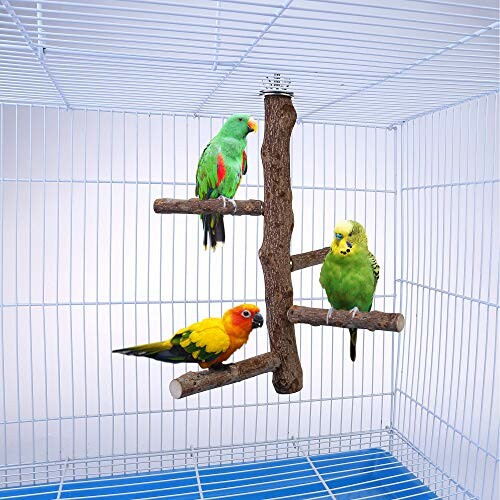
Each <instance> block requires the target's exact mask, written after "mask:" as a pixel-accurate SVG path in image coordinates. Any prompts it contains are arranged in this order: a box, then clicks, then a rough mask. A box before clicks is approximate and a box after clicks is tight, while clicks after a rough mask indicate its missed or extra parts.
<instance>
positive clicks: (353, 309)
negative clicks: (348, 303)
mask: <svg viewBox="0 0 500 500" xmlns="http://www.w3.org/2000/svg"><path fill="white" fill-rule="evenodd" d="M349 312H350V313H352V317H353V318H354V316H356V313H357V312H359V309H358V308H357V307H353V308H352V309H351V310H350V311H349Z"/></svg>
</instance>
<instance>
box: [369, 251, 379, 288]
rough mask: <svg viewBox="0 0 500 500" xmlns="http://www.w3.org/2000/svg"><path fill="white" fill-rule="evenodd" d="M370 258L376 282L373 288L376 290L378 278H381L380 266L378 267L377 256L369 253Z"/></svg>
mask: <svg viewBox="0 0 500 500" xmlns="http://www.w3.org/2000/svg"><path fill="white" fill-rule="evenodd" d="M368 257H369V259H370V264H371V266H372V271H373V278H374V280H375V283H374V287H373V288H375V287H376V286H377V283H378V278H379V276H380V266H379V265H378V262H377V259H376V258H375V255H373V254H372V253H371V252H368Z"/></svg>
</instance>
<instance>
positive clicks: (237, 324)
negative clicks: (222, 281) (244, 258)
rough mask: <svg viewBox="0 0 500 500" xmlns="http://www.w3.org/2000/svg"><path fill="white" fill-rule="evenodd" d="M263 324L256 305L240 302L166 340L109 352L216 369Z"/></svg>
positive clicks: (221, 366)
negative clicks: (222, 313)
mask: <svg viewBox="0 0 500 500" xmlns="http://www.w3.org/2000/svg"><path fill="white" fill-rule="evenodd" d="M263 324H264V318H263V317H262V315H261V314H260V312H259V308H258V307H257V306H255V305H253V304H241V305H239V306H237V307H233V308H232V309H229V310H228V311H226V312H225V313H224V315H223V316H222V318H206V319H203V320H201V321H198V323H193V324H192V325H190V326H188V327H186V328H182V329H181V330H179V331H178V332H177V333H175V334H174V336H173V337H171V338H170V339H168V340H165V341H162V342H155V343H153V344H144V345H139V346H136V347H128V348H125V349H117V350H116V351H113V352H116V353H120V354H129V355H133V356H146V357H148V358H153V359H157V360H158V361H165V362H167V363H198V364H199V365H200V366H201V367H202V368H213V369H218V368H223V367H224V365H222V362H223V361H226V359H228V358H229V357H230V356H231V355H232V354H233V352H234V351H236V350H237V349H239V348H240V347H241V346H243V345H244V344H245V343H246V342H247V340H248V336H249V335H250V332H251V331H252V330H253V329H254V328H260V327H261V326H262V325H263Z"/></svg>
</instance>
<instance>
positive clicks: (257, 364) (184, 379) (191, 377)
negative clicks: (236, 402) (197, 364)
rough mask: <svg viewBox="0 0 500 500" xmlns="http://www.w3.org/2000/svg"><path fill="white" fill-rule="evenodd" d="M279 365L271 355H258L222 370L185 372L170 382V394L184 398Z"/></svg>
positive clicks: (261, 372) (278, 361) (277, 360)
mask: <svg viewBox="0 0 500 500" xmlns="http://www.w3.org/2000/svg"><path fill="white" fill-rule="evenodd" d="M279 364H280V360H279V358H278V356H276V355H275V354H273V353H270V352H268V353H266V354H260V355H259V356H255V357H253V358H250V359H245V360H244V361H239V362H238V363H234V364H232V365H227V366H226V367H225V368H224V369H222V370H203V371H201V372H187V373H185V374H184V375H181V376H180V377H179V378H176V379H174V380H172V382H170V394H172V396H173V397H174V398H175V399H180V398H185V397H186V396H191V395H192V394H198V393H199V392H203V391H208V390H210V389H215V388H216V387H222V386H224V385H229V384H234V383H235V382H241V381H242V380H246V379H247V378H251V377H256V376H257V375H262V374H263V373H268V372H272V371H274V370H276V368H278V366H279Z"/></svg>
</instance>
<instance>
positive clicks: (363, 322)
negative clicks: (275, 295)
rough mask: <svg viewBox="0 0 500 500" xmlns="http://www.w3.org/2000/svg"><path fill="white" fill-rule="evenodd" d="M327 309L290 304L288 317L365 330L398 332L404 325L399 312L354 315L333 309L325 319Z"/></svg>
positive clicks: (310, 323) (299, 321) (316, 324)
mask: <svg viewBox="0 0 500 500" xmlns="http://www.w3.org/2000/svg"><path fill="white" fill-rule="evenodd" d="M327 313H328V309H316V308H313V307H302V306H292V307H291V308H290V309H289V310H288V319H289V320H290V321H291V322H292V323H306V324H308V325H312V326H321V325H326V326H338V327H339V328H363V329H365V330H371V331H372V332H373V331H375V330H383V331H386V332H400V331H402V330H403V328H404V326H405V319H404V316H403V315H402V314H399V313H385V312H380V311H370V312H361V311H360V312H357V313H356V314H355V315H354V317H353V316H352V313H351V312H349V311H333V312H332V313H331V314H330V317H329V318H328V323H327V321H326V315H327Z"/></svg>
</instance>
